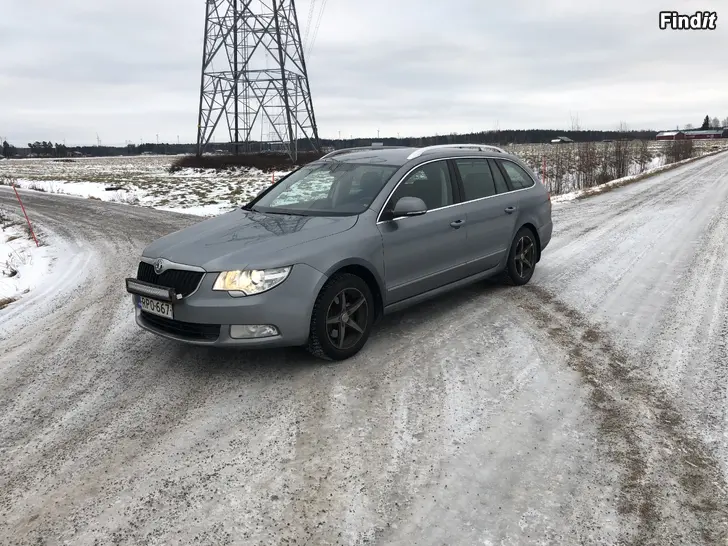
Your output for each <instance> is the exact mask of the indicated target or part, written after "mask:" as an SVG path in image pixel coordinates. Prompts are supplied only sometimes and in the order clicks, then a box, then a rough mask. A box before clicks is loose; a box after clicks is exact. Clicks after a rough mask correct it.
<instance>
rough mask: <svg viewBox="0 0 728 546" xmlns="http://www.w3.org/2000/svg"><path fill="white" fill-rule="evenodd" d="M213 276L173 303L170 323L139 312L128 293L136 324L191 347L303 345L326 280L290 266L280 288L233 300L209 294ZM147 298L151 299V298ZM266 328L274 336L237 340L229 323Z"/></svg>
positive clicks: (307, 269) (135, 298) (303, 267)
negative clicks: (272, 330)
mask: <svg viewBox="0 0 728 546" xmlns="http://www.w3.org/2000/svg"><path fill="white" fill-rule="evenodd" d="M216 277H217V273H208V274H206V275H205V277H204V278H203V279H202V282H201V284H200V287H199V288H198V289H197V290H196V291H195V292H194V293H193V294H192V295H190V296H188V297H186V298H183V299H181V300H178V301H174V302H173V303H172V305H173V307H174V320H170V319H164V318H162V317H157V316H156V315H150V314H147V313H146V312H143V311H142V310H141V309H140V308H139V303H138V302H139V296H137V295H136V294H132V301H133V303H134V307H135V317H136V323H137V324H138V325H139V326H140V327H141V328H143V329H144V330H147V331H149V332H151V333H153V334H156V335H158V336H162V337H165V338H168V339H174V340H177V341H182V342H185V343H191V344H194V345H208V346H238V347H251V348H256V347H260V348H267V347H288V346H297V345H304V344H305V343H306V342H307V340H308V335H309V327H310V324H311V311H312V310H313V305H314V302H315V300H316V297H317V296H318V293H319V291H320V290H321V287H322V286H323V284H324V283H325V282H326V277H325V276H324V275H323V274H322V273H321V272H319V271H317V270H316V269H314V268H312V267H309V266H307V265H303V264H298V265H295V266H293V269H292V270H291V274H290V275H289V277H288V278H287V279H286V280H285V281H284V282H283V283H281V284H280V285H278V286H276V287H275V288H273V289H271V290H269V291H268V292H264V293H262V294H257V295H254V296H243V297H239V298H235V297H232V296H230V295H229V294H228V293H227V292H217V291H213V290H212V285H213V284H214V282H215V278H216ZM150 296H151V295H150ZM248 324H270V325H273V326H275V327H276V328H277V329H278V335H275V336H271V337H264V338H248V339H236V338H233V337H231V336H230V326H231V325H248Z"/></svg>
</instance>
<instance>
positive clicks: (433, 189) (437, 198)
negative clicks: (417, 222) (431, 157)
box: [385, 160, 454, 211]
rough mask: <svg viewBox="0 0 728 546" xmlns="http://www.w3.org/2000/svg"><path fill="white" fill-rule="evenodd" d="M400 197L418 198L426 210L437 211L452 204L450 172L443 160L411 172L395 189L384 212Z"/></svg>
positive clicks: (389, 209) (390, 209) (392, 208)
mask: <svg viewBox="0 0 728 546" xmlns="http://www.w3.org/2000/svg"><path fill="white" fill-rule="evenodd" d="M402 197H418V198H420V199H422V200H423V201H424V202H425V205H427V210H433V209H439V208H442V207H446V206H448V205H452V204H453V203H454V199H453V193H452V182H451V180H450V171H449V169H448V167H447V162H446V161H445V160H442V161H435V162H433V163H427V164H426V165H422V166H421V167H418V168H417V169H415V170H414V171H412V172H411V173H410V174H409V175H408V176H407V178H405V179H404V180H403V181H402V183H400V185H399V186H398V187H397V189H396V190H395V191H394V193H393V194H392V196H391V197H390V198H389V201H388V202H387V206H386V207H385V210H387V211H392V210H394V206H395V204H396V203H397V201H399V200H400V199H401V198H402Z"/></svg>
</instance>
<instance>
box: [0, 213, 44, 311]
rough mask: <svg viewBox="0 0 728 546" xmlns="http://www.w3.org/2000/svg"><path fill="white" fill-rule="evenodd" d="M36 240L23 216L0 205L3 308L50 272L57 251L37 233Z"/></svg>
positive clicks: (36, 285) (0, 304)
mask: <svg viewBox="0 0 728 546" xmlns="http://www.w3.org/2000/svg"><path fill="white" fill-rule="evenodd" d="M36 237H38V242H39V244H40V246H36V243H35V241H34V240H33V237H32V235H31V233H30V230H29V229H28V226H27V224H25V223H24V221H23V220H21V219H18V218H15V217H11V216H10V215H9V214H8V213H7V212H6V211H4V210H2V209H0V311H2V310H3V309H5V308H6V307H8V306H10V305H11V304H12V303H14V302H16V301H18V300H19V299H20V298H21V297H22V296H23V295H24V294H27V293H28V292H30V291H32V290H33V289H35V288H36V287H38V286H39V285H41V284H42V283H44V279H45V277H46V276H47V275H48V274H49V273H50V271H51V267H52V265H53V262H54V261H55V253H54V251H53V249H52V248H51V247H49V246H48V245H47V243H46V241H45V237H44V236H43V235H40V234H38V233H36Z"/></svg>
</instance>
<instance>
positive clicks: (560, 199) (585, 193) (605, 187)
mask: <svg viewBox="0 0 728 546" xmlns="http://www.w3.org/2000/svg"><path fill="white" fill-rule="evenodd" d="M726 151H728V149H722V150H716V151H713V152H709V153H706V154H704V155H701V156H698V157H691V158H689V159H683V160H682V161H677V162H675V163H668V164H667V165H660V166H659V167H654V168H651V169H647V170H645V171H644V172H642V173H640V174H633V175H630V176H625V177H623V178H617V179H615V180H610V181H609V182H606V183H605V184H601V185H599V186H595V187H593V188H585V189H583V190H577V191H572V192H569V193H564V194H561V195H555V196H553V197H552V198H551V202H552V203H553V204H555V205H558V204H560V203H565V202H568V201H573V200H575V199H584V198H585V197H590V196H592V195H599V194H600V193H604V192H607V191H610V190H613V189H616V188H621V187H622V186H626V185H628V184H632V183H635V182H639V181H640V180H643V179H645V178H648V177H650V176H654V175H656V174H659V173H662V172H665V171H671V170H672V169H676V168H677V167H680V166H682V165H686V164H688V163H692V162H694V161H698V160H699V159H705V158H706V157H711V156H714V155H716V154H720V153H723V152H726Z"/></svg>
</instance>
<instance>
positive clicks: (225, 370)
mask: <svg viewBox="0 0 728 546" xmlns="http://www.w3.org/2000/svg"><path fill="white" fill-rule="evenodd" d="M509 289H511V288H509V287H507V286H504V285H503V284H502V283H500V282H499V281H497V280H492V279H486V280H484V281H480V282H477V283H475V284H472V285H470V286H466V287H463V288H460V289H458V290H454V291H452V292H449V293H447V294H443V295H441V296H438V297H436V298H433V299H430V300H427V301H424V302H422V303H419V304H417V305H414V306H412V307H409V308H407V309H403V310H401V311H397V312H395V313H392V314H391V315H387V316H385V317H384V318H383V319H382V321H381V322H380V323H379V324H377V325H376V326H375V327H374V329H373V331H372V334H371V336H370V338H369V341H368V342H367V345H366V346H365V347H364V349H363V350H362V352H361V353H359V354H358V355H356V356H355V357H353V358H351V359H349V360H347V361H343V362H331V361H325V360H322V359H318V358H316V357H314V356H312V355H311V354H309V353H308V352H307V351H306V350H305V349H304V348H302V347H291V348H284V349H239V348H213V347H203V346H195V345H187V344H184V343H180V342H176V341H172V340H166V341H167V342H168V343H169V345H168V347H167V351H166V354H167V355H168V357H169V358H168V360H167V363H168V364H167V365H168V366H169V367H171V368H174V369H175V370H176V371H178V372H183V373H190V374H193V375H194V374H199V373H205V374H213V375H218V374H222V375H240V374H243V375H251V374H252V375H256V374H263V375H265V376H268V377H271V376H274V375H279V376H291V375H297V374H299V373H305V372H310V371H315V370H317V369H321V368H327V367H336V368H339V367H342V366H355V365H356V364H357V361H358V359H359V358H361V356H360V355H363V356H366V351H367V347H370V346H372V345H375V344H380V343H382V342H386V341H390V340H392V339H397V338H399V337H401V336H406V335H407V334H408V333H409V332H411V331H413V330H416V329H417V328H419V327H420V326H422V325H424V324H426V323H427V322H429V321H432V320H435V319H442V318H443V317H445V316H446V315H448V314H456V313H457V312H458V309H459V308H461V307H462V306H463V305H464V304H466V303H469V302H472V301H473V300H474V299H476V298H483V297H489V296H492V295H493V294H496V293H500V292H502V291H505V290H509Z"/></svg>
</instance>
